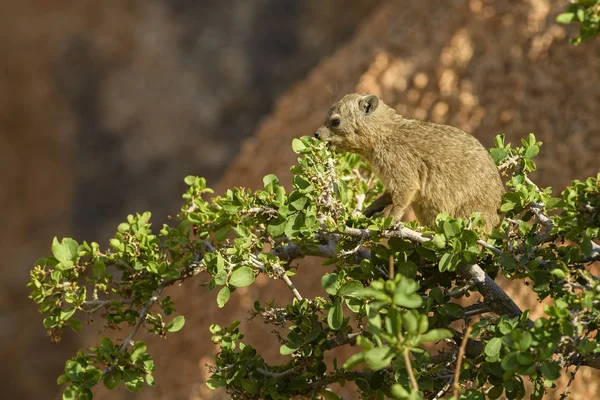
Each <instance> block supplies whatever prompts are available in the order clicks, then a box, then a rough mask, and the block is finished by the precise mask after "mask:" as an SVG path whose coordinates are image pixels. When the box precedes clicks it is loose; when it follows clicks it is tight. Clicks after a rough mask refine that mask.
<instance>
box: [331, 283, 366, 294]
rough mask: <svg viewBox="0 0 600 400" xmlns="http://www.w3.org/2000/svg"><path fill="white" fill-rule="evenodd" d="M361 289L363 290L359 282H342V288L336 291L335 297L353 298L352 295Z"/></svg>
mask: <svg viewBox="0 0 600 400" xmlns="http://www.w3.org/2000/svg"><path fill="white" fill-rule="evenodd" d="M362 288H363V285H362V283H360V282H359V281H356V280H354V279H351V280H349V281H346V282H344V284H343V285H342V287H340V288H339V289H338V291H337V295H338V296H349V297H354V296H353V295H354V293H356V292H357V291H359V290H360V289H362Z"/></svg>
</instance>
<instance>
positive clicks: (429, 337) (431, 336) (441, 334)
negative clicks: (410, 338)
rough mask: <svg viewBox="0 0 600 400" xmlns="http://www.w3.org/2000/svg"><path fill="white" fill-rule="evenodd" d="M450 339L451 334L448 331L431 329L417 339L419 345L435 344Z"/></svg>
mask: <svg viewBox="0 0 600 400" xmlns="http://www.w3.org/2000/svg"><path fill="white" fill-rule="evenodd" d="M451 337H452V332H450V331H449V330H448V329H432V330H430V331H429V332H427V333H425V334H423V335H421V336H420V337H419V343H426V342H434V343H436V342H439V341H441V340H444V339H450V338H451Z"/></svg>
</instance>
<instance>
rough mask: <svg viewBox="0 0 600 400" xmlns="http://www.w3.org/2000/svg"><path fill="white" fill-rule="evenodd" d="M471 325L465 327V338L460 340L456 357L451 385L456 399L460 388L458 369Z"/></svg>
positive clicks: (460, 365)
mask: <svg viewBox="0 0 600 400" xmlns="http://www.w3.org/2000/svg"><path fill="white" fill-rule="evenodd" d="M471 329H472V328H471V325H469V326H468V327H467V331H466V332H465V337H464V338H463V340H462V343H461V344H460V348H459V349H458V357H457V360H456V371H455V372H454V383H453V385H452V386H453V387H454V398H455V399H458V395H459V392H460V386H459V385H458V380H459V379H460V369H461V367H462V360H463V357H464V356H465V349H466V347H467V342H468V341H469V335H470V334H471Z"/></svg>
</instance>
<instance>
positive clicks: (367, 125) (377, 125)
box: [315, 93, 504, 230]
mask: <svg viewBox="0 0 600 400" xmlns="http://www.w3.org/2000/svg"><path fill="white" fill-rule="evenodd" d="M336 120H339V126H337V127H336V126H334V125H335V122H336ZM315 136H316V137H317V138H319V139H321V140H324V141H326V142H328V143H329V145H330V147H331V148H332V149H334V150H341V151H349V152H353V153H358V154H360V155H361V156H363V157H364V158H366V159H367V160H368V161H369V162H370V163H371V164H372V166H373V169H374V171H375V173H376V174H377V176H378V177H379V178H380V179H381V181H382V182H383V183H384V185H385V187H386V189H387V192H386V194H385V195H384V196H382V197H381V198H380V199H377V200H376V201H375V202H374V203H373V204H372V206H371V207H369V208H368V209H367V211H366V212H365V213H366V214H372V213H373V211H377V210H380V209H382V208H383V207H385V206H386V205H387V204H390V200H391V204H392V207H391V211H390V215H391V216H392V217H393V218H394V220H395V221H399V220H400V218H402V216H403V215H404V212H405V211H406V209H407V208H408V207H409V206H410V207H412V209H413V210H414V212H415V214H416V216H417V219H418V221H419V222H420V223H421V224H423V225H426V226H432V224H433V222H434V220H435V217H436V216H437V214H439V213H441V212H447V213H448V214H450V215H452V216H454V217H462V218H464V217H468V216H470V215H471V214H472V213H473V212H476V211H479V212H481V213H482V216H483V218H484V220H485V221H486V229H487V230H491V229H492V228H493V227H495V226H496V225H498V223H499V222H500V216H499V214H498V208H499V206H500V202H501V198H502V194H503V193H504V186H503V184H502V181H501V179H500V175H499V174H498V169H497V168H496V166H495V165H494V162H493V161H492V159H491V157H490V155H489V154H488V152H487V151H486V149H485V148H484V147H483V145H482V144H481V143H480V142H479V141H478V140H477V139H476V138H474V137H473V136H471V135H468V134H467V133H465V132H463V131H461V130H460V129H457V128H453V127H451V126H446V125H438V124H434V123H430V122H423V121H418V120H413V119H407V118H404V117H402V116H401V115H398V114H397V113H396V111H395V110H394V109H392V108H390V107H388V106H387V105H385V104H384V103H383V102H382V101H381V100H380V99H379V98H378V97H377V96H374V95H361V94H356V93H355V94H349V95H346V96H344V98H342V100H340V101H339V102H337V103H335V104H334V105H333V106H332V107H331V109H330V110H329V113H328V114H327V119H326V121H325V123H324V125H323V126H321V127H320V128H319V129H318V130H317V131H316V132H315Z"/></svg>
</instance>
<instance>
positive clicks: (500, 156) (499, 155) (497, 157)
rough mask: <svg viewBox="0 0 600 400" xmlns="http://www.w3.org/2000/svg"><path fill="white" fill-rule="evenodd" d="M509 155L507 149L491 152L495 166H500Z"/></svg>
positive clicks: (497, 149) (492, 150)
mask: <svg viewBox="0 0 600 400" xmlns="http://www.w3.org/2000/svg"><path fill="white" fill-rule="evenodd" d="M507 155H508V152H507V151H506V149H499V148H496V149H491V150H490V156H492V160H494V164H499V163H500V161H502V160H504V159H505V158H506V156H507Z"/></svg>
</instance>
